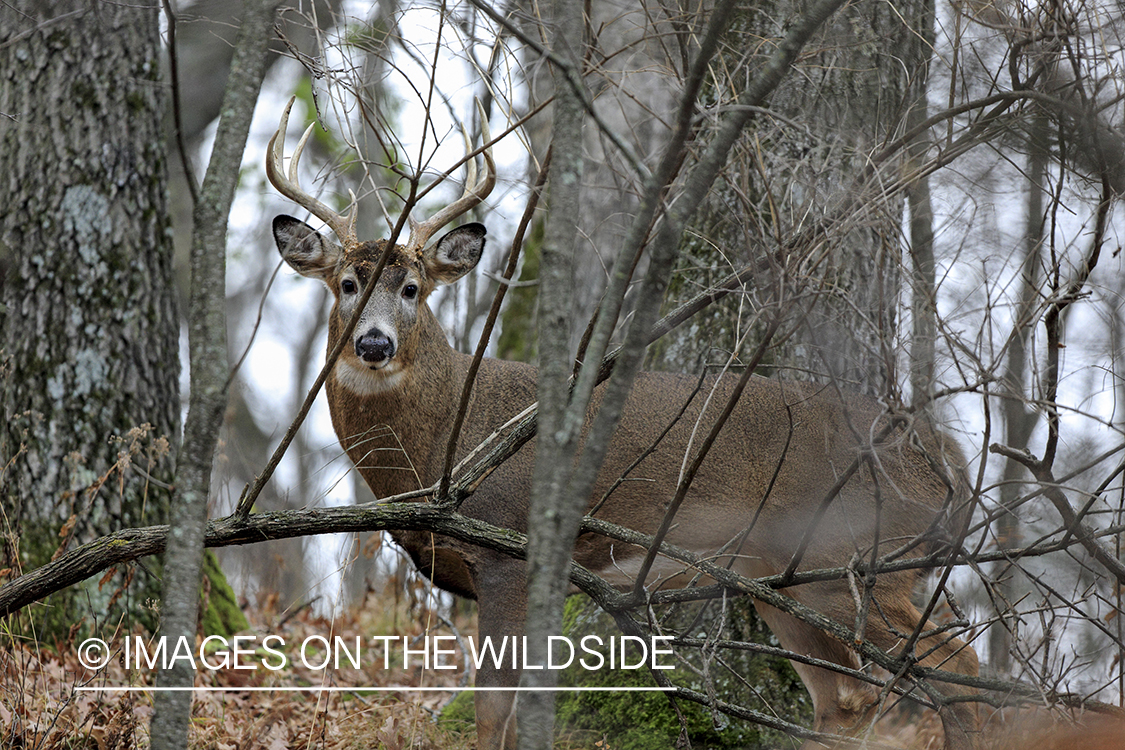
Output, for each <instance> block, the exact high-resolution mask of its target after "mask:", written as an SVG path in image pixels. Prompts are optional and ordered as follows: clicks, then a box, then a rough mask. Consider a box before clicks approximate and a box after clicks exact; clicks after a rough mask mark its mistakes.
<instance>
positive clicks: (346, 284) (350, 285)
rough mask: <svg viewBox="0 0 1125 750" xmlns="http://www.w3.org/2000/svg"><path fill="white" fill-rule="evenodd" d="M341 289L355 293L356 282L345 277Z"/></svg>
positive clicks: (346, 292) (347, 292)
mask: <svg viewBox="0 0 1125 750" xmlns="http://www.w3.org/2000/svg"><path fill="white" fill-rule="evenodd" d="M340 291H342V292H343V293H344V294H355V282H354V281H352V280H351V279H344V280H343V281H342V282H340Z"/></svg>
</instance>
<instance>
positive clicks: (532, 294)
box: [496, 220, 546, 362]
mask: <svg viewBox="0 0 1125 750" xmlns="http://www.w3.org/2000/svg"><path fill="white" fill-rule="evenodd" d="M545 234H546V222H544V221H543V220H536V221H535V223H534V224H532V225H531V231H530V232H529V233H528V237H527V239H526V241H525V242H524V245H523V266H522V268H521V269H520V275H519V280H520V281H531V280H533V279H537V278H539V259H540V256H541V254H542V248H543V238H544V235H545ZM538 299H539V293H538V287H535V286H524V287H519V286H517V287H513V288H512V289H510V290H508V296H507V304H506V305H505V306H504V311H503V313H501V315H500V337H499V338H498V339H497V341H496V354H497V356H498V357H499V358H500V359H509V360H515V361H517V362H534V361H535V357H536V355H537V354H538V348H537V346H536V334H535V306H536V303H537V301H538Z"/></svg>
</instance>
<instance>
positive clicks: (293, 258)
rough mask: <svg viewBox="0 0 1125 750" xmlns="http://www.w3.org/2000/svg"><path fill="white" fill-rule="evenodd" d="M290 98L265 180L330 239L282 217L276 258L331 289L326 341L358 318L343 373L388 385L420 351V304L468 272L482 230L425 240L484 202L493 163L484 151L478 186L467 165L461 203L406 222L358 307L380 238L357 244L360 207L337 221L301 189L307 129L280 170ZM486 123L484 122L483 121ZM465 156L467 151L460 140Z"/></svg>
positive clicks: (423, 311)
mask: <svg viewBox="0 0 1125 750" xmlns="http://www.w3.org/2000/svg"><path fill="white" fill-rule="evenodd" d="M292 106H293V99H290V101H289V105H288V106H287V107H286V108H285V112H284V113H283V114H282V117H281V124H280V126H279V127H278V130H277V132H276V133H275V134H274V136H273V138H271V139H270V144H269V152H268V156H267V161H266V175H267V176H268V178H269V180H270V182H271V183H272V184H273V186H274V187H275V188H277V190H278V191H279V192H280V193H281V194H282V195H284V196H286V197H288V198H290V199H291V200H293V201H294V202H296V203H298V204H299V205H301V206H303V207H304V208H306V209H308V211H309V212H310V213H312V214H313V215H314V216H316V217H317V218H319V219H321V220H322V221H323V222H324V223H325V224H327V225H328V227H329V228H330V229H331V230H332V232H333V233H334V234H335V240H333V239H332V238H330V237H326V236H324V235H322V234H320V233H319V232H317V231H316V230H315V229H313V228H312V227H310V226H309V225H308V224H306V223H305V222H303V221H300V220H299V219H295V218H293V217H291V216H285V215H281V216H278V217H277V218H275V219H274V221H273V235H274V240H275V241H276V243H277V247H278V250H279V251H280V252H281V256H282V258H284V259H285V262H286V263H288V264H289V265H290V266H291V267H292V268H293V269H294V270H295V271H297V273H299V274H301V275H302V276H307V277H309V278H315V279H320V280H321V281H323V282H324V283H325V284H326V285H327V286H328V288H329V289H330V290H331V291H332V294H333V295H334V296H335V298H336V304H335V307H334V308H333V311H332V317H331V322H330V340H331V342H332V343H335V340H336V338H337V337H338V336H339V333H340V332H341V331H343V330H344V328H345V326H346V324H347V322H348V321H349V320H351V319H352V317H353V316H357V315H358V318H357V322H356V325H355V327H354V329H353V334H352V339H353V340H352V346H350V347H345V348H344V350H343V351H342V352H341V355H340V363H341V365H342V369H343V370H344V371H345V372H351V373H352V374H362V373H364V372H366V371H372V372H378V373H380V374H381V375H382V376H384V378H385V379H386V382H393V381H394V380H395V378H396V376H398V375H400V374H401V373H402V372H403V371H404V369H405V367H407V366H408V365H409V364H410V363H411V361H412V360H413V358H414V356H415V354H416V352H417V349H418V346H419V338H420V336H421V334H420V331H422V330H426V327H425V326H421V325H419V322H420V320H423V319H425V318H426V317H427V316H429V317H432V313H431V312H430V310H429V307H428V306H427V305H426V300H427V298H428V297H429V295H430V293H431V292H433V290H434V289H435V288H436V287H437V286H438V285H439V284H451V283H453V282H455V281H457V280H458V279H460V278H461V277H463V276H464V275H465V274H467V273H468V272H469V271H471V270H472V269H473V268H474V267H475V266H476V265H477V263H478V262H480V259H481V255H482V253H483V252H484V242H485V234H486V231H485V228H484V225H482V224H478V223H472V224H466V225H464V226H461V227H458V228H456V229H454V230H452V231H450V232H448V233H446V234H445V235H444V236H442V237H441V238H440V239H439V240H438V241H437V242H435V243H433V244H432V245H429V246H427V242H428V241H429V239H430V238H431V237H432V236H433V235H434V234H435V233H436V232H437V231H438V230H439V229H441V228H442V227H443V226H445V225H446V224H448V223H449V222H451V221H453V220H454V219H456V218H458V217H459V216H461V215H462V214H464V213H466V212H467V211H469V210H471V209H472V208H474V207H475V206H477V205H478V204H479V203H480V202H481V201H483V200H484V199H485V198H486V197H487V196H488V194H489V193H490V192H491V191H492V188H493V186H494V185H495V184H496V165H495V162H494V161H493V159H492V154H491V150H490V149H485V151H484V152H483V155H484V161H485V165H486V170H485V174H484V175H483V176H482V177H481V178H480V179H479V180H478V178H477V174H476V168H475V165H474V162H473V161H472V159H471V158H470V159H469V160H468V162H467V163H468V165H469V168H468V172H469V174H468V179H467V180H466V183H465V191H464V193H463V195H462V196H461V198H460V199H458V200H457V201H456V202H454V203H452V204H450V205H449V206H446V207H445V208H443V209H441V210H440V211H438V212H437V213H436V214H435V215H434V216H432V217H431V218H429V219H427V220H425V221H422V222H416V221H414V219H413V218H410V238H409V239H408V240H407V242H406V244H405V245H396V246H395V247H394V248H393V249H392V250H391V251H390V254H389V256H388V259H387V263H386V265H385V267H384V269H383V271H382V273H381V274H380V277H379V278H378V279H377V280H376V281H375V288H374V290H373V291H372V293H371V295H370V297H369V298H368V300H367V303H366V304H365V305H364V306H363V309H362V310H360V309H359V302H360V300H361V298H362V297H363V292H364V290H365V289H366V287H367V284H368V283H370V281H371V276H372V274H373V272H374V270H375V269H376V267H377V265H378V262H379V260H380V258H382V256H383V253H384V252H385V251H386V248H387V242H386V240H378V241H374V242H360V241H359V239H358V238H357V236H356V216H357V211H358V206H353V208H352V210H351V213H350V214H349V215H348V216H343V215H341V214H339V213H337V212H335V211H333V210H332V209H330V208H329V207H328V206H326V205H325V204H324V203H322V202H321V201H319V200H317V199H316V198H314V197H313V196H312V195H310V194H309V193H307V192H306V191H305V190H303V189H302V188H301V187H300V184H299V183H298V180H297V165H298V162H299V161H300V158H301V154H302V152H303V151H304V148H305V144H306V142H307V141H308V139H309V136H310V135H311V133H312V129H313V127H314V126H315V123H314V124H313V125H309V127H308V129H307V130H305V133H304V135H303V136H302V137H301V140H300V142H299V143H298V144H297V149H296V150H295V151H294V152H293V158H292V159H291V160H290V163H289V172H288V175H286V174H285V172H284V170H283V168H282V162H283V158H284V149H283V143H284V137H285V130H286V127H287V126H288V124H289V111H290V108H291V107H292ZM481 119H482V122H486V121H485V118H483V117H482V118H481ZM483 136H484V141H485V142H486V143H487V142H488V141H489V140H490V135H489V132H488V126H487V124H485V125H484V126H483ZM466 148H467V149H468V150H467V153H468V152H469V151H471V149H469V142H468V138H467V137H466Z"/></svg>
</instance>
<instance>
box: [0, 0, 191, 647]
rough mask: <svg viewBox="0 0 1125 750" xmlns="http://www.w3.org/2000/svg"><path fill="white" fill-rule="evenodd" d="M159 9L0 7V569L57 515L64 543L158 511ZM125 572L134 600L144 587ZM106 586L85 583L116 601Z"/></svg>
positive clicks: (169, 384) (162, 408) (163, 330)
mask: <svg viewBox="0 0 1125 750" xmlns="http://www.w3.org/2000/svg"><path fill="white" fill-rule="evenodd" d="M158 13H159V6H158V5H137V4H113V3H109V4H107V3H98V4H90V3H86V2H80V1H79V0H52V1H51V2H44V1H43V0H16V1H15V2H7V3H4V4H3V5H2V6H0V113H2V114H0V256H3V257H4V258H5V265H6V266H7V272H6V274H4V275H3V276H2V279H3V281H2V284H3V290H2V291H3V305H4V306H3V310H2V311H0V347H2V350H3V357H4V362H5V367H4V370H3V390H2V394H3V395H2V407H0V409H2V412H3V416H2V421H3V423H4V428H3V431H2V433H0V465H2V466H3V467H5V468H4V470H3V472H2V473H0V495H2V496H3V503H2V505H3V508H4V513H3V518H2V521H0V523H2V524H3V531H4V534H5V536H6V542H7V543H6V544H5V546H4V553H3V556H2V557H3V558H5V559H0V568H4V567H7V566H8V565H10V566H11V567H12V568H13V569H14V570H16V571H18V570H21V569H30V568H34V567H38V566H39V565H41V564H43V563H44V562H46V561H47V560H49V559H50V558H51V556H52V554H54V553H55V552H56V549H57V548H59V547H60V539H59V537H60V528H62V529H63V533H62V534H61V536H62V540H61V546H63V547H66V546H68V545H71V544H74V543H75V542H81V541H87V540H89V539H90V538H92V537H94V536H98V535H102V534H105V533H108V532H110V531H113V530H115V529H118V528H124V527H131V526H137V525H148V524H152V523H159V522H163V521H164V520H165V518H166V512H167V492H166V489H165V488H166V486H167V485H166V483H167V482H169V481H170V477H171V471H172V461H171V458H170V456H169V450H168V445H169V444H174V443H175V442H176V441H177V440H178V432H179V411H180V400H179V382H178V379H179V370H180V366H179V353H178V346H177V332H178V319H177V313H176V304H175V296H174V292H173V288H172V243H171V237H170V234H169V226H168V215H167V207H166V203H167V198H166V190H167V173H166V156H165V146H164V137H163V136H164V133H163V125H164V119H163V118H164V115H165V112H166V101H167V90H166V87H165V86H164V85H163V84H162V83H161V81H160V75H161V69H162V66H161V60H160V56H161V44H160V24H159V17H158ZM121 572H122V575H123V578H124V580H125V581H129V580H130V578H131V577H132V576H133V574H134V572H135V569H134V568H133V567H131V566H130V567H127V568H124V567H123V568H122V569H121ZM136 575H137V580H136V581H135V582H134V584H133V585H132V586H130V587H129V590H130V591H131V592H133V593H132V594H131V596H130V597H127V598H126V599H125V600H121V601H120V603H119V607H120V609H123V610H127V611H131V612H132V613H133V614H137V613H139V612H141V607H142V606H143V604H144V597H143V596H139V595H137V592H139V591H140V590H141V589H142V588H143V589H144V590H145V595H144V596H152V595H153V593H154V591H155V590H156V589H155V583H156V582H155V581H152V580H150V579H148V578H147V573H145V572H143V571H136ZM116 588H117V587H116V586H102V587H97V586H94V585H90V586H87V587H86V591H85V592H83V593H84V594H86V593H88V595H89V596H90V601H91V602H93V603H94V605H95V607H94V609H95V611H96V612H97V614H98V616H112V615H113V614H114V611H109V610H107V609H105V608H104V607H103V606H102V605H108V603H109V601H110V598H111V595H112V594H113V593H114V590H115V589H116ZM72 593H74V592H72ZM68 600H69V601H70V602H71V604H66V605H64V604H63V602H60V601H54V602H53V604H54V605H55V606H54V607H53V608H52V609H51V610H50V611H51V620H52V624H53V625H54V626H57V627H61V628H62V629H63V632H65V630H66V628H68V627H69V626H70V625H72V624H74V622H75V621H76V620H77V619H78V618H79V617H80V616H81V613H79V612H78V611H77V609H76V607H77V606H78V604H77V602H79V601H82V602H83V604H82V606H85V596H84V595H83V596H71V597H68ZM115 611H117V610H115ZM148 614H149V615H151V613H148ZM149 624H151V623H149ZM41 632H42V631H41Z"/></svg>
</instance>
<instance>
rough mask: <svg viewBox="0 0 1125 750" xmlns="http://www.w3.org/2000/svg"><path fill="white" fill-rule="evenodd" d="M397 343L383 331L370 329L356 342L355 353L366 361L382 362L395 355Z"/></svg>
mask: <svg viewBox="0 0 1125 750" xmlns="http://www.w3.org/2000/svg"><path fill="white" fill-rule="evenodd" d="M394 353H395V345H394V343H393V342H392V341H391V340H390V339H389V338H388V337H387V336H386V334H384V333H383V332H382V331H378V330H373V331H368V332H367V333H365V334H363V336H361V337H360V338H359V340H358V341H356V342H355V354H356V356H357V357H359V358H360V359H362V360H363V361H364V362H370V363H372V364H375V363H378V362H382V361H383V360H385V359H390V358H391V357H393V356H394Z"/></svg>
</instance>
